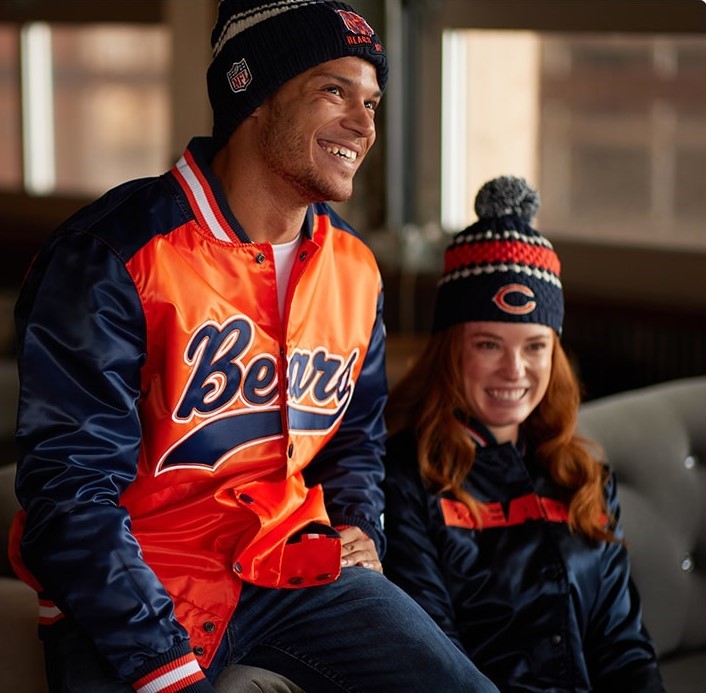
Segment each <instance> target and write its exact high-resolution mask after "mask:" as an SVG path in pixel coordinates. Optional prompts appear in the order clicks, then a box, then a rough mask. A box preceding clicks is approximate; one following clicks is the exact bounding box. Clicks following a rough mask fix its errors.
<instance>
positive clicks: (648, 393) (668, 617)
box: [0, 377, 706, 693]
mask: <svg viewBox="0 0 706 693" xmlns="http://www.w3.org/2000/svg"><path fill="white" fill-rule="evenodd" d="M1 404H2V402H0V405H1ZM8 406H11V405H8ZM12 416H13V418H14V414H13V415H12ZM579 429H580V431H581V432H582V433H583V434H584V435H586V436H587V437H590V438H592V439H593V440H595V441H597V442H598V443H600V445H601V446H602V447H603V449H604V451H605V453H606V457H607V459H608V460H609V461H610V463H611V465H612V466H613V468H614V469H615V471H616V474H617V477H618V481H619V494H620V499H621V504H622V513H623V515H622V523H623V527H624V529H625V534H626V539H627V542H628V548H629V550H630V555H631V563H632V569H633V574H634V578H635V582H636V583H637V586H638V589H639V590H640V593H641V595H642V600H643V611H644V618H645V622H646V624H647V627H648V629H649V631H650V633H651V635H652V637H653V639H654V641H655V645H656V647H657V652H658V655H659V658H660V663H661V668H662V673H663V676H664V679H665V683H666V688H667V691H668V693H694V692H696V691H699V692H703V691H706V551H705V544H704V540H705V536H704V534H705V530H706V527H705V524H704V523H705V520H706V517H705V516H704V500H705V494H704V491H705V490H706V487H705V481H706V479H705V477H704V460H705V459H706V450H705V447H706V377H702V378H689V379H684V380H679V381H673V382H669V383H663V384H659V385H653V386H650V387H646V388H642V389H639V390H633V391H630V392H625V393H621V394H617V395H611V396H607V397H604V398H602V399H597V400H594V401H591V402H588V403H586V404H584V405H583V406H582V408H581V412H580V417H579ZM2 433H3V431H2V430H0V434H2ZM14 473H15V472H14V464H6V465H5V466H3V467H0V614H2V616H1V617H0V642H2V643H3V648H2V651H1V653H0V658H1V659H2V663H1V664H0V691H3V692H4V691H8V692H10V691H11V692H12V693H45V691H46V690H47V689H46V684H45V682H44V674H43V659H42V651H41V645H40V643H39V641H38V640H37V637H36V614H37V603H36V596H35V594H34V593H33V592H32V591H31V590H30V589H29V588H28V587H26V586H25V585H24V584H23V583H21V582H20V581H19V580H17V579H16V578H15V577H14V576H13V574H12V571H11V569H10V566H9V564H8V561H7V558H6V537H7V529H8V526H9V522H10V520H11V517H12V515H13V514H14V512H15V511H16V509H17V501H16V499H15V496H14V491H13V485H14ZM230 676H232V677H239V678H238V680H239V681H241V680H242V681H243V683H242V684H240V683H239V684H238V686H237V688H236V689H237V690H242V691H272V692H274V691H282V692H283V693H284V692H289V691H295V690H297V689H296V687H294V686H293V685H292V684H290V683H289V682H287V681H286V680H283V679H279V678H278V677H272V678H268V674H267V672H262V671H256V672H254V673H253V672H252V671H247V670H246V671H237V670H235V671H233V672H231V673H230ZM226 683H227V682H226V681H225V680H224V681H219V687H220V686H221V685H222V686H223V687H224V688H225V685H226Z"/></svg>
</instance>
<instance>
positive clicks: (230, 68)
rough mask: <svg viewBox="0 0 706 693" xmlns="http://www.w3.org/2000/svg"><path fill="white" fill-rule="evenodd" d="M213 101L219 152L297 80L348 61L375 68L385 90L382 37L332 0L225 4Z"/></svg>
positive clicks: (216, 38) (212, 77)
mask: <svg viewBox="0 0 706 693" xmlns="http://www.w3.org/2000/svg"><path fill="white" fill-rule="evenodd" d="M211 46H212V48H213V57H212V60H211V64H210V66H209V68H208V74H207V82H208V95H209V99H210V101H211V108H212V109H213V138H214V140H215V144H216V146H217V147H218V148H220V147H222V146H223V145H224V144H225V143H226V142H227V141H228V139H229V137H230V135H231V134H232V133H233V131H234V130H235V128H236V127H237V126H238V125H240V123H241V122H242V121H243V120H245V118H247V117H248V116H249V115H250V114H251V113H252V112H253V111H254V110H255V109H256V108H257V107H258V106H259V105H260V104H262V103H263V101H265V99H266V98H267V97H268V96H269V95H270V94H272V93H273V92H275V91H276V90H277V89H278V88H279V87H280V86H282V85H283V84H284V83H285V82H287V81H288V80H290V79H291V78H292V77H295V76H296V75H298V74H300V73H302V72H305V71H306V70H309V69H310V68H312V67H315V66H316V65H319V64H320V63H324V62H327V61H329V60H336V59H337V58H343V57H347V56H353V57H358V58H363V59H364V60H367V61H369V62H370V63H372V64H373V65H374V66H375V69H376V71H377V79H378V86H379V87H380V90H381V91H382V90H384V89H385V85H386V84H387V58H386V57H385V51H384V49H383V46H382V42H381V41H380V38H379V37H378V36H377V35H376V33H375V31H374V30H373V29H372V28H371V26H370V25H369V24H368V22H367V21H366V20H365V19H364V18H363V17H361V16H360V15H359V14H358V13H357V12H356V11H355V10H354V9H353V8H352V7H351V6H350V5H348V4H346V3H344V2H333V1H330V0H220V2H219V4H218V16H217V19H216V24H215V26H214V27H213V32H212V33H211Z"/></svg>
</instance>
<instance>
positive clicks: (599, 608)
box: [384, 422, 664, 693]
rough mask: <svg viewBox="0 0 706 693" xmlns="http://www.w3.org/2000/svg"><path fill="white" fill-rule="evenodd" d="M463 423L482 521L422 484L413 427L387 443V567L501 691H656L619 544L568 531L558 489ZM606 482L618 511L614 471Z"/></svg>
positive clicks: (469, 485) (469, 484)
mask: <svg viewBox="0 0 706 693" xmlns="http://www.w3.org/2000/svg"><path fill="white" fill-rule="evenodd" d="M469 433H470V435H471V436H472V438H473V440H474V441H475V443H476V459H475V463H474V466H473V469H472V471H471V473H470V474H469V476H468V478H467V479H466V481H465V482H464V488H465V489H466V490H467V491H468V492H469V493H471V495H472V496H473V497H474V498H476V499H477V500H478V501H480V503H482V504H483V505H482V514H483V517H484V529H482V530H479V529H477V527H476V526H475V524H476V523H475V522H474V520H473V517H472V516H471V514H470V513H469V512H468V509H467V508H466V506H465V505H463V504H462V503H460V502H458V501H457V500H456V499H455V498H453V496H451V495H450V494H447V493H441V494H432V493H430V492H429V490H428V489H427V488H426V487H425V485H424V484H423V482H422V480H421V478H420V475H419V472H418V463H417V447H416V441H415V438H414V435H413V433H411V432H410V431H403V432H401V433H398V434H396V435H395V436H393V437H391V438H390V440H389V441H388V446H387V460H386V465H387V478H386V481H385V493H386V509H385V532H386V535H387V540H388V550H387V555H386V557H385V560H384V569H385V573H386V575H387V576H388V577H389V578H391V579H392V580H393V581H394V582H396V583H397V584H398V585H400V586H401V587H402V588H403V589H404V590H405V591H407V592H408V593H409V594H410V595H412V597H414V599H415V600H416V601H417V602H419V604H420V605H421V606H422V607H424V609H426V611H427V612H428V613H429V614H430V615H431V616H432V617H433V618H434V620H435V621H436V622H437V623H438V624H439V625H440V626H441V628H442V629H443V630H444V631H445V632H446V633H447V634H448V636H449V637H450V638H451V639H452V640H453V641H454V642H455V643H456V645H457V646H458V647H459V648H461V649H462V650H463V651H465V652H466V653H467V654H468V655H469V657H470V658H471V660H472V661H473V662H474V664H476V666H477V667H478V668H479V669H480V670H481V671H482V672H483V673H484V674H485V675H486V676H488V677H489V678H491V679H492V680H493V682H494V683H495V684H496V685H497V686H498V688H499V689H500V690H502V691H571V692H572V693H577V692H580V691H591V690H595V691H620V692H621V693H628V692H629V691H634V692H635V693H637V692H638V691H639V692H640V693H646V692H649V691H663V690H664V688H663V686H662V681H661V676H660V674H659V670H658V667H657V664H656V661H655V651H654V647H653V645H652V642H651V640H650V637H649V635H648V634H647V632H646V630H645V628H644V626H643V623H642V618H641V613H640V603H639V597H638V595H637V592H636V590H635V587H634V585H633V583H632V581H631V579H630V569H629V564H628V556H627V552H626V549H625V547H624V546H623V545H622V544H621V543H618V542H610V543H609V542H591V541H589V540H588V539H586V538H585V537H584V536H581V535H578V534H574V533H572V532H570V530H569V527H568V525H567V523H566V517H567V506H566V500H567V494H566V489H563V488H561V487H559V486H557V485H556V484H555V483H554V482H553V481H551V480H550V479H549V478H548V476H547V474H546V473H545V472H544V470H543V469H542V468H540V466H539V465H538V464H535V463H533V461H532V460H531V459H525V458H523V455H522V454H521V453H520V451H519V450H518V448H517V447H516V446H515V445H513V444H511V443H507V444H503V445H498V444H497V443H496V442H495V440H494V438H493V436H492V434H491V433H490V432H489V431H488V430H487V429H485V428H484V427H483V426H482V425H480V424H479V423H477V422H472V423H471V424H470V427H469ZM606 492H607V500H608V507H609V510H610V512H611V513H613V515H614V516H615V518H616V520H617V519H619V516H620V508H619V505H618V501H617V497H616V486H615V479H614V477H612V476H611V480H610V483H609V485H608V488H607V491H606ZM617 533H618V536H620V528H619V527H618V530H617Z"/></svg>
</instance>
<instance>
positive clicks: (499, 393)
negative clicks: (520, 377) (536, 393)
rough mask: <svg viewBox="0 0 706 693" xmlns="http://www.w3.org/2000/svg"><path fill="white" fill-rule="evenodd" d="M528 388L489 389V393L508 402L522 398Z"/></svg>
mask: <svg viewBox="0 0 706 693" xmlns="http://www.w3.org/2000/svg"><path fill="white" fill-rule="evenodd" d="M526 392H527V390H526V389H525V388H523V387H518V388H515V389H514V390H488V394H489V395H490V396H491V397H493V398H494V399H502V400H505V401H508V402H511V401H514V400H518V399H522V398H523V397H524V396H525V393H526Z"/></svg>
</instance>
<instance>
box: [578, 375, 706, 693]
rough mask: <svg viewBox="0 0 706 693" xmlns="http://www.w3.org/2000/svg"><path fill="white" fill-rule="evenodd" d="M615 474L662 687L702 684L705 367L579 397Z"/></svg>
mask: <svg viewBox="0 0 706 693" xmlns="http://www.w3.org/2000/svg"><path fill="white" fill-rule="evenodd" d="M579 430H580V431H581V433H582V434H584V435H585V436H587V437H589V438H592V439H593V440H596V441H598V442H599V443H600V444H601V446H602V447H603V450H604V451H605V454H606V458H607V460H608V462H609V463H610V464H611V466H612V467H613V469H614V470H615V473H616V477H617V479H618V496H619V499H620V503H621V511H622V517H621V522H622V525H623V529H624V531H625V538H626V541H627V546H628V551H629V552H630V563H631V569H632V573H633V577H634V580H635V583H636V584H637V587H638V589H639V591H640V595H641V597H642V605H643V617H644V621H645V624H646V626H647V629H648V630H649V631H650V634H651V635H652V638H653V640H654V642H655V647H656V648H657V654H658V656H659V659H660V668H661V670H662V676H663V677H664V681H665V687H666V689H667V692H668V693H697V692H698V693H703V691H706V515H705V513H704V500H705V491H706V477H705V475H704V474H705V473H704V464H705V462H706V377H700V378H688V379H683V380H676V381H672V382H668V383H663V384H660V385H653V386H650V387H647V388H644V389H640V390H633V391H630V392H624V393H621V394H616V395H610V396H607V397H603V398H601V399H597V400H594V401H591V402H588V403H586V404H584V405H583V407H582V408H581V412H580V415H579Z"/></svg>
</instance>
